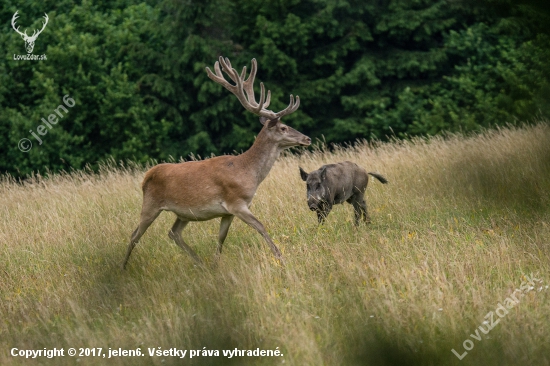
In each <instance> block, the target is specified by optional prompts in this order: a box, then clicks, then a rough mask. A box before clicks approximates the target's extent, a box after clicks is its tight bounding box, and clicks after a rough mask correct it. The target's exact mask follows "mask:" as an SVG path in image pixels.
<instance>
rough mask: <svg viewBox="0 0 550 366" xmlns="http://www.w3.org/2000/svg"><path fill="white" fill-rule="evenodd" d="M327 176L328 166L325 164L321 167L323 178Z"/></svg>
mask: <svg viewBox="0 0 550 366" xmlns="http://www.w3.org/2000/svg"><path fill="white" fill-rule="evenodd" d="M326 178H327V167H326V166H324V167H322V168H321V180H325V179H326Z"/></svg>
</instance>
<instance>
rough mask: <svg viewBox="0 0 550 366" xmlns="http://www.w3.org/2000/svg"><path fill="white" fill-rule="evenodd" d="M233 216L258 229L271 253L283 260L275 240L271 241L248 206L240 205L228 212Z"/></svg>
mask: <svg viewBox="0 0 550 366" xmlns="http://www.w3.org/2000/svg"><path fill="white" fill-rule="evenodd" d="M228 211H229V212H230V213H231V214H233V215H235V216H237V217H238V218H239V219H241V220H243V221H244V222H245V223H247V224H248V225H250V226H252V227H253V228H254V229H256V230H257V231H258V232H259V233H260V234H261V235H262V236H263V238H264V239H265V241H266V242H267V244H268V245H269V248H271V252H272V253H273V255H274V256H275V258H277V259H279V260H281V261H282V260H283V256H282V254H281V251H280V250H279V248H277V246H276V245H275V244H274V243H273V240H271V237H270V236H269V234H268V233H267V231H266V230H265V228H264V225H262V223H261V222H260V221H259V220H258V219H257V218H256V217H254V215H253V214H252V212H250V210H249V209H248V206H247V205H246V204H244V203H243V204H241V205H238V206H236V207H234V208H230V209H229V210H228Z"/></svg>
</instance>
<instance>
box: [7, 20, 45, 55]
mask: <svg viewBox="0 0 550 366" xmlns="http://www.w3.org/2000/svg"><path fill="white" fill-rule="evenodd" d="M18 12H19V11H16V12H15V14H13V17H12V18H11V26H12V28H13V30H15V31H16V32H17V33H18V34H19V35H20V36H21V38H23V41H25V48H26V50H27V55H13V59H14V60H23V59H24V60H28V59H46V55H41V56H35V55H31V54H32V50H33V49H34V42H36V38H38V36H39V35H40V33H42V31H43V30H44V28H46V25H47V24H48V20H49V18H48V14H46V13H44V23H43V24H42V29H40V30H37V29H35V30H34V32H33V33H32V36H29V35H28V34H27V29H25V32H21V31H20V30H19V27H20V26H17V27H16V26H15V23H16V21H17V18H19V15H18V14H17V13H18ZM25 56H26V57H25ZM32 56H34V57H32Z"/></svg>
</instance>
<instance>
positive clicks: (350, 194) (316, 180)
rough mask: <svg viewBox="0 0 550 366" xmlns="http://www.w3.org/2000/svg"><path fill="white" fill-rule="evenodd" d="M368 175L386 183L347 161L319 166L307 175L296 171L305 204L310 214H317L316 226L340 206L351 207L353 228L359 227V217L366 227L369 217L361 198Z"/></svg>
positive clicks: (375, 174) (377, 175) (384, 181)
mask: <svg viewBox="0 0 550 366" xmlns="http://www.w3.org/2000/svg"><path fill="white" fill-rule="evenodd" d="M369 174H370V175H372V176H373V177H375V178H376V179H378V180H379V181H380V182H382V183H384V184H385V183H388V181H387V180H386V178H384V177H383V176H381V175H380V174H378V173H373V172H369V173H367V172H366V170H365V169H363V168H361V167H360V166H358V165H357V164H355V163H352V162H351V161H343V162H341V163H336V164H328V165H323V166H322V167H321V168H319V169H318V170H315V171H313V172H311V173H309V174H308V173H306V172H305V171H304V170H303V169H302V168H300V176H301V177H302V180H303V181H305V182H306V185H307V204H308V206H309V209H310V210H312V211H315V212H316V213H317V219H318V220H319V224H322V223H323V221H324V220H325V218H326V217H327V215H328V214H329V213H330V210H331V209H332V206H334V205H337V204H340V203H344V202H348V203H349V204H351V205H352V206H353V210H354V212H355V225H358V224H359V219H361V217H362V218H363V220H364V221H365V222H366V223H369V222H370V217H369V214H368V212H367V205H366V203H365V198H364V196H365V190H366V189H367V184H368V182H369Z"/></svg>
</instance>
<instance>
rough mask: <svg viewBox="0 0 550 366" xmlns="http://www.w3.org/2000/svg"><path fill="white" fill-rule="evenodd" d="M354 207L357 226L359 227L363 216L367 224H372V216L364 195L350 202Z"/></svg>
mask: <svg viewBox="0 0 550 366" xmlns="http://www.w3.org/2000/svg"><path fill="white" fill-rule="evenodd" d="M348 202H349V203H351V204H352V205H353V211H354V214H355V226H357V225H359V219H361V216H363V220H364V221H365V223H366V224H370V216H369V213H368V211H367V203H366V202H365V198H364V197H363V196H362V195H355V196H353V197H352V198H350V199H349V200H348Z"/></svg>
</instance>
